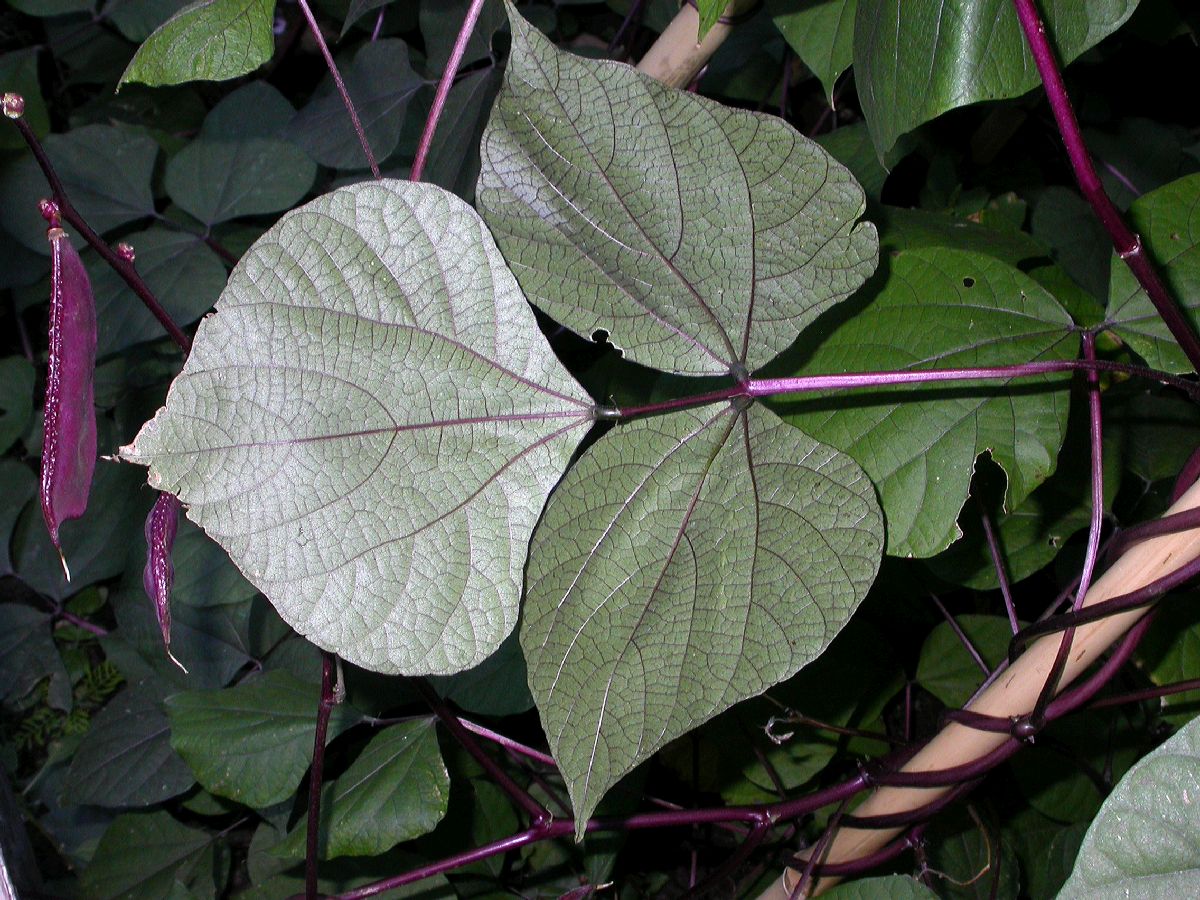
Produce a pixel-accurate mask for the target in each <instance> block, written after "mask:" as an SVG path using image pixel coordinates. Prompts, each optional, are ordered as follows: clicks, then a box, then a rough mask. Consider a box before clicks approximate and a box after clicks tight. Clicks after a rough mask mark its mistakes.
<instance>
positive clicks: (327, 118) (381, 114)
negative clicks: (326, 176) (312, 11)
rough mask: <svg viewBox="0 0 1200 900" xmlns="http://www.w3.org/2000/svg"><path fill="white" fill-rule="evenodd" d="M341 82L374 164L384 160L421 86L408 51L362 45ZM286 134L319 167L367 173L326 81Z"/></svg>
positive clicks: (399, 44) (391, 42)
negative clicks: (352, 106)
mask: <svg viewBox="0 0 1200 900" xmlns="http://www.w3.org/2000/svg"><path fill="white" fill-rule="evenodd" d="M342 78H343V80H344V81H345V82H346V90H347V91H349V93H350V98H351V99H352V100H353V101H354V106H355V109H357V110H358V118H359V120H360V121H361V123H362V126H363V129H364V130H365V131H366V134H367V141H368V142H369V143H370V145H371V150H372V151H373V152H374V154H375V158H376V159H377V160H383V159H384V158H386V157H387V156H389V155H390V154H391V152H392V151H393V150H395V149H396V144H397V143H399V141H400V128H401V125H402V124H403V122H404V112H405V110H406V109H407V108H408V102H409V100H411V99H412V96H413V94H415V93H416V92H417V89H418V88H420V87H421V85H422V84H424V82H423V81H422V80H421V79H420V78H419V77H418V76H417V74H416V72H414V71H413V69H412V66H411V65H409V62H408V45H407V44H405V43H404V41H401V40H398V39H395V38H389V39H384V40H378V41H374V42H372V43H369V44H365V45H363V47H362V48H361V49H359V51H358V52H357V53H356V54H355V55H354V60H353V61H352V62H351V63H350V64H349V65H345V64H344V63H343V64H342ZM287 134H288V137H289V139H290V140H292V141H294V142H295V143H296V144H298V145H299V146H300V147H302V148H303V149H304V151H305V152H306V153H308V155H309V156H311V157H312V158H313V159H314V160H316V161H317V162H319V163H320V164H321V165H323V166H332V167H333V168H335V169H365V168H367V158H366V156H365V155H364V154H363V150H362V144H361V143H360V142H359V140H358V135H357V134H356V133H355V131H354V126H353V124H352V123H351V121H350V116H349V114H348V113H347V112H346V104H345V103H344V102H343V101H342V97H341V94H339V93H338V92H337V90H336V89H335V88H334V84H333V80H332V79H331V78H326V79H325V80H324V81H323V82H321V86H320V87H319V88H317V91H316V93H315V94H313V97H312V99H311V100H309V101H308V104H307V105H306V106H305V107H304V108H303V109H301V110H300V111H299V112H298V113H296V116H295V118H293V119H292V121H291V124H290V125H289V126H288V129H287Z"/></svg>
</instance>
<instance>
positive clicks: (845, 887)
mask: <svg viewBox="0 0 1200 900" xmlns="http://www.w3.org/2000/svg"><path fill="white" fill-rule="evenodd" d="M825 896H826V897H831V898H833V900H926V898H929V900H932V898H934V897H937V894H935V893H934V892H933V891H931V890H930V889H929V888H927V887H925V885H923V884H921V882H919V881H917V880H916V879H914V878H909V877H908V876H907V875H881V876H879V877H878V878H861V879H859V880H857V881H851V882H849V883H848V884H839V885H837V886H835V887H834V889H833V890H831V891H829V892H828V893H827V894H825Z"/></svg>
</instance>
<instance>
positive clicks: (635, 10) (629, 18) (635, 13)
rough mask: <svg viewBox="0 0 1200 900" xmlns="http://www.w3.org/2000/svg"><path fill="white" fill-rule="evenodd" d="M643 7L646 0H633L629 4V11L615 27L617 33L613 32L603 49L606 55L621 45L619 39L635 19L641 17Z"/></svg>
mask: <svg viewBox="0 0 1200 900" xmlns="http://www.w3.org/2000/svg"><path fill="white" fill-rule="evenodd" d="M645 7H646V0H633V3H632V4H630V6H629V12H627V13H626V14H625V18H624V19H622V20H621V26H620V27H619V28H618V29H617V33H616V34H614V35H613V38H612V40H611V41H609V42H608V47H607V49H606V50H605V53H606V54H607V55H608V56H612V55H613V52H614V51H615V50H616V49H617V48H618V47H620V46H621V40H622V38H624V37H625V32H626V31H628V30H629V29H630V27H631V26H632V25H633V23H634V20H635V19H638V20H640V19H641V17H642V10H643V9H645ZM625 55H628V54H625Z"/></svg>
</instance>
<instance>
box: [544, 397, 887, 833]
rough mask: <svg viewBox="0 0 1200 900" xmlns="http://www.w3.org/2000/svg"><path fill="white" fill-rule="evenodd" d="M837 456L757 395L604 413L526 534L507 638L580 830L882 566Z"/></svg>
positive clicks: (795, 658) (740, 695)
mask: <svg viewBox="0 0 1200 900" xmlns="http://www.w3.org/2000/svg"><path fill="white" fill-rule="evenodd" d="M881 537H882V524H881V520H880V513H879V508H878V506H877V505H876V502H875V492H874V488H873V487H872V486H871V483H870V482H869V481H867V479H866V477H865V476H864V475H863V472H862V470H861V469H860V468H859V467H858V466H857V465H856V464H855V463H854V462H853V461H852V460H851V459H850V458H849V457H847V456H845V455H843V454H841V453H839V452H837V451H836V450H834V449H833V448H831V447H827V446H825V445H824V444H820V443H817V442H816V441H814V440H812V439H811V438H809V437H807V436H806V435H804V434H802V433H801V432H799V431H796V430H791V429H790V428H789V426H787V425H785V424H783V423H782V422H780V421H779V420H778V419H776V418H775V417H774V416H773V415H772V414H771V413H769V412H767V411H766V410H764V409H762V408H761V407H759V406H757V405H754V406H751V407H749V408H748V409H739V408H738V406H737V405H726V406H723V407H720V408H717V409H715V410H714V409H713V408H706V409H694V410H689V411H686V412H677V413H673V414H671V415H669V416H663V417H659V418H652V419H643V420H640V421H634V422H632V423H629V424H624V425H621V426H618V428H617V430H616V431H615V432H614V433H612V434H609V435H606V436H605V437H604V438H603V439H602V440H600V441H599V442H598V443H597V444H596V445H595V446H593V447H592V448H591V449H590V450H589V451H588V452H587V453H586V454H585V455H584V456H583V458H582V459H581V460H580V461H579V462H578V463H577V464H576V465H575V466H574V467H573V468H572V469H571V470H570V471H569V472H568V473H567V475H566V477H565V478H564V479H563V483H562V484H561V485H559V488H558V490H557V491H555V493H554V495H553V497H552V498H551V501H550V503H549V504H548V505H547V507H546V514H545V516H544V518H543V520H542V522H541V524H540V525H539V526H538V529H537V532H536V533H535V535H534V539H533V544H532V546H531V549H530V556H529V574H528V587H527V596H526V601H525V612H524V624H523V625H522V629H521V644H522V647H523V648H524V650H525V655H526V659H527V661H528V665H529V684H530V689H531V690H532V691H533V695H534V698H535V699H536V701H537V706H538V710H539V711H540V713H541V717H542V724H543V727H544V728H545V730H546V734H547V736H548V737H549V740H550V746H551V749H552V750H553V752H554V757H555V759H556V760H557V761H558V764H559V767H560V769H561V770H562V772H563V775H564V777H565V779H566V781H567V786H568V788H569V791H570V794H571V800H572V803H573V805H574V808H575V821H576V829H577V831H578V832H579V833H580V835H582V831H581V829H582V827H583V823H584V822H586V820H587V818H588V816H590V815H591V813H592V811H593V810H594V809H595V806H596V804H597V803H598V802H599V800H600V798H601V796H602V795H603V794H604V792H605V791H606V790H607V789H608V788H610V787H612V785H613V784H615V783H616V782H617V780H618V779H619V778H620V777H621V776H622V775H624V774H625V773H626V772H629V771H630V770H631V769H632V768H633V767H634V766H636V765H637V764H638V763H639V762H641V761H643V760H645V759H647V758H649V757H650V756H651V755H652V754H653V753H654V752H655V751H656V750H658V749H659V748H660V747H662V746H663V745H664V744H665V743H667V742H668V741H670V740H672V739H673V738H675V737H678V736H679V735H681V734H683V733H685V732H687V731H688V730H690V729H691V728H694V727H695V726H696V725H698V724H700V723H701V722H704V721H706V720H708V719H710V718H712V717H713V716H714V715H716V714H717V713H719V712H722V711H723V710H725V709H727V708H728V707H730V706H731V705H733V704H734V703H736V702H737V701H739V700H743V699H745V698H747V697H751V696H754V695H755V694H758V693H760V692H761V691H762V690H764V689H765V688H767V687H770V686H771V685H773V684H776V683H778V682H780V681H782V680H783V679H785V678H787V677H789V676H790V675H793V674H795V672H797V671H798V670H799V669H800V668H801V667H802V666H804V665H805V664H806V663H808V662H811V661H812V660H813V659H815V658H816V657H817V656H818V655H819V654H820V653H821V651H823V650H824V649H825V647H826V646H827V645H828V644H829V642H830V641H831V640H832V639H833V637H834V635H836V634H837V632H838V630H839V629H841V627H842V626H843V625H844V624H845V623H846V621H847V620H848V619H849V617H850V614H851V613H852V612H854V609H855V607H857V605H858V603H859V601H860V600H861V599H862V598H863V596H864V595H865V594H866V591H867V588H868V587H869V586H870V584H871V582H872V580H873V579H874V577H875V572H876V570H877V568H878V565H879V558H880V552H881V549H882V547H881V544H882V540H881Z"/></svg>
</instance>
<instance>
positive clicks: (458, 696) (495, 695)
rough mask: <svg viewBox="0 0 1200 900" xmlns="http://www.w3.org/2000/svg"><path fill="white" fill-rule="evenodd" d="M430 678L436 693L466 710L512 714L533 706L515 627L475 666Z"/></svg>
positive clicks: (523, 658) (503, 714)
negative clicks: (493, 651) (498, 645)
mask: <svg viewBox="0 0 1200 900" xmlns="http://www.w3.org/2000/svg"><path fill="white" fill-rule="evenodd" d="M430 682H431V683H432V684H433V686H434V687H435V688H436V689H437V691H438V693H440V694H441V695H442V696H443V697H445V698H446V699H447V700H451V701H453V702H454V703H455V704H457V705H458V706H459V707H461V708H462V709H464V710H466V711H467V712H472V713H478V714H480V715H485V716H512V715H516V714H517V713H523V712H525V711H526V710H527V709H530V708H531V707H532V706H533V697H531V696H530V694H529V686H528V682H529V679H528V674H527V672H526V669H525V657H524V656H523V655H522V654H521V643H520V641H519V640H518V638H517V633H516V632H515V631H514V632H513V633H512V634H510V635H509V636H508V637H506V638H505V639H504V643H503V644H501V645H500V649H499V650H497V651H496V652H495V653H493V654H492V655H491V656H489V657H488V658H487V659H485V660H484V661H483V662H481V663H480V664H479V665H477V666H476V667H475V668H473V669H468V670H467V671H465V672H459V673H458V674H457V675H435V676H433V677H431V678H430Z"/></svg>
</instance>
